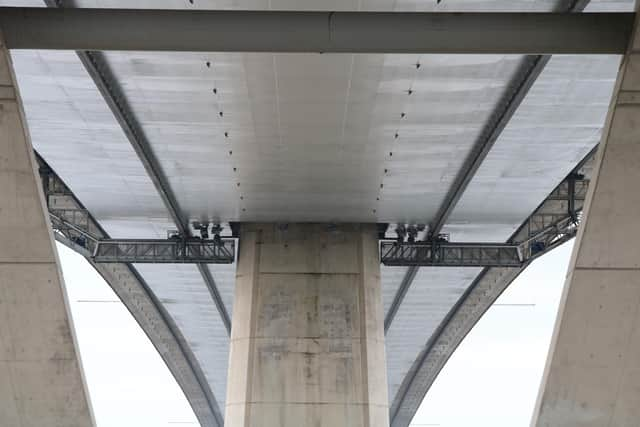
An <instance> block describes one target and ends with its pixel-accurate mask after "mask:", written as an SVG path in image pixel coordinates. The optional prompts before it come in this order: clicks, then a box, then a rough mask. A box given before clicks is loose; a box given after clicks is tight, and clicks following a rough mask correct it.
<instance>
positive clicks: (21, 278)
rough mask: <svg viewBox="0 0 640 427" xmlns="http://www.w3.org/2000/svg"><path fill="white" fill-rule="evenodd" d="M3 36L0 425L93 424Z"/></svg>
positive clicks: (0, 55)
mask: <svg viewBox="0 0 640 427" xmlns="http://www.w3.org/2000/svg"><path fill="white" fill-rule="evenodd" d="M35 165H36V164H35V159H34V157H33V149H32V147H31V143H30V141H29V137H28V133H27V130H26V126H25V121H24V115H23V112H22V108H21V103H20V98H19V96H18V91H17V88H16V84H15V78H14V76H13V72H12V67H11V62H10V58H9V55H8V52H7V50H6V49H5V48H4V45H3V43H2V40H1V37H0V239H1V242H0V425H1V426H7V427H13V426H16V427H18V426H20V427H89V426H92V425H94V421H93V415H92V412H91V407H90V404H89V400H88V394H87V391H86V387H85V383H84V379H83V374H82V370H81V366H80V363H79V360H78V352H77V346H76V342H75V338H74V335H73V328H72V326H71V321H70V316H69V307H68V303H67V300H66V294H65V292H64V284H63V280H62V275H61V273H60V269H59V263H58V259H57V253H56V249H55V245H54V240H53V235H52V231H51V226H50V224H49V220H48V214H47V209H46V206H45V202H44V196H43V193H42V186H41V184H40V179H39V178H38V174H37V171H36V166H35Z"/></svg>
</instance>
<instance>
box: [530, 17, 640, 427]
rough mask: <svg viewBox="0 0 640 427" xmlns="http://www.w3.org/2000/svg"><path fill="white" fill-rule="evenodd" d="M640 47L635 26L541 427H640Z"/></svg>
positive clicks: (568, 288)
mask: <svg viewBox="0 0 640 427" xmlns="http://www.w3.org/2000/svg"><path fill="white" fill-rule="evenodd" d="M638 49H640V38H639V36H638V33H637V23H636V34H635V36H634V38H633V39H632V44H631V46H630V48H629V51H628V54H627V55H626V56H625V58H624V60H623V63H622V66H621V70H620V74H619V78H618V82H617V87H616V90H615V92H614V96H613V101H612V103H611V107H610V111H609V117H608V121H607V125H606V127H605V131H604V133H603V139H602V143H601V144H600V153H599V160H598V164H597V166H596V171H595V179H594V180H593V181H592V183H591V185H590V187H589V191H590V194H589V195H588V197H587V204H586V209H585V218H584V221H583V225H582V228H581V230H580V232H579V234H578V238H577V241H576V244H575V248H574V253H573V257H572V261H571V264H570V267H569V274H568V277H567V283H566V285H565V290H564V294H563V297H562V300H561V303H560V313H559V316H558V320H557V324H556V330H555V331H554V336H553V341H552V346H551V352H550V355H549V359H548V362H547V367H546V371H545V376H544V379H543V384H542V388H541V394H540V397H539V401H538V405H537V407H536V412H535V413H534V418H533V421H532V425H533V426H538V427H551V426H553V427H574V426H575V427H578V426H580V427H587V426H588V427H591V426H593V427H602V426H609V427H614V426H615V427H621V426H629V427H630V426H637V425H638V423H639V422H640V421H639V420H640V251H639V250H638V242H639V241H640V191H638V184H639V183H640V52H638Z"/></svg>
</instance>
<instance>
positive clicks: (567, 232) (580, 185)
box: [380, 173, 589, 267]
mask: <svg viewBox="0 0 640 427" xmlns="http://www.w3.org/2000/svg"><path fill="white" fill-rule="evenodd" d="M588 187H589V180H588V179H585V178H584V176H582V175H578V174H575V173H572V174H571V175H569V176H568V177H567V179H565V180H564V181H563V182H562V183H561V184H560V185H559V186H558V187H557V188H556V189H555V190H554V191H553V192H552V193H551V194H550V195H549V197H547V199H546V200H545V202H544V204H543V205H542V206H540V208H539V209H538V210H537V211H536V212H535V213H534V214H533V215H531V216H530V217H529V218H528V220H527V221H526V222H525V223H524V224H523V225H522V227H521V228H520V230H521V231H522V233H518V234H517V237H516V238H514V239H511V240H509V241H508V242H507V243H452V242H448V241H446V239H437V240H431V241H429V240H427V241H418V242H397V241H383V242H381V244H380V260H381V262H382V263H383V264H384V265H386V266H407V267H521V266H523V265H525V264H527V263H528V262H529V261H530V260H531V259H533V258H535V257H536V256H538V255H539V254H541V253H544V252H546V251H547V250H548V249H549V248H552V247H555V246H556V243H557V242H559V241H565V240H566V239H570V238H572V237H574V236H575V234H576V232H577V229H578V225H579V224H580V218H581V215H580V212H581V211H582V206H583V204H584V200H585V198H586V195H587V189H588Z"/></svg>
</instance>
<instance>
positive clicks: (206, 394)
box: [35, 153, 223, 427]
mask: <svg viewBox="0 0 640 427" xmlns="http://www.w3.org/2000/svg"><path fill="white" fill-rule="evenodd" d="M35 156H36V159H37V161H38V164H39V166H40V177H41V179H42V184H43V189H44V190H45V191H47V193H48V195H47V197H46V201H47V205H48V206H52V205H56V206H58V207H65V208H66V209H68V210H73V211H76V212H82V213H81V214H78V216H77V218H76V219H77V221H78V224H79V225H82V230H88V231H90V232H91V233H92V234H93V235H94V236H96V237H98V238H101V239H106V238H109V235H108V234H107V233H106V232H105V231H104V230H103V229H102V228H101V227H100V225H99V224H98V223H97V221H96V220H95V219H94V218H93V216H91V214H90V213H89V212H88V211H87V210H86V209H85V207H84V206H83V205H82V203H81V202H80V201H79V200H78V199H77V197H76V196H75V195H74V194H73V193H72V192H71V191H70V190H69V188H68V187H67V186H66V185H65V184H64V182H63V181H62V180H61V179H60V178H59V177H58V176H57V175H56V173H55V172H54V171H53V170H52V169H51V168H50V167H49V165H47V163H46V162H45V161H44V159H42V157H41V156H40V155H39V154H38V153H35ZM55 238H56V240H57V241H59V242H60V243H62V244H64V245H66V246H68V247H69V248H71V249H73V250H75V251H76V252H78V253H80V255H82V256H84V257H85V258H86V259H87V261H88V262H89V263H90V264H91V265H92V266H93V267H94V268H95V269H96V271H97V272H98V273H99V274H100V275H101V276H102V277H103V278H104V280H105V281H106V282H107V283H108V284H109V286H110V287H111V288H112V289H113V291H114V292H115V293H116V295H117V296H118V298H120V300H121V301H122V303H123V304H124V305H125V306H126V307H127V309H128V310H129V312H130V313H131V315H132V316H133V317H134V319H135V320H136V321H137V322H138V324H139V325H140V327H141V328H142V329H143V330H144V331H145V333H146V334H147V336H148V337H149V340H150V341H151V343H152V344H153V345H154V347H155V348H156V350H157V351H158V353H159V354H160V356H161V357H162V359H163V360H164V362H165V363H166V364H167V367H168V368H169V370H170V371H171V373H172V375H173V376H174V377H175V379H176V382H177V383H178V385H179V386H180V388H181V389H182V390H183V392H184V394H185V396H186V398H187V400H188V401H189V404H190V405H191V407H192V408H193V411H194V414H195V415H196V417H197V418H198V421H199V422H200V424H201V425H202V426H203V427H204V426H207V427H222V424H223V421H222V412H221V411H220V408H219V406H218V402H217V401H216V399H215V397H214V395H213V392H212V391H211V388H210V387H209V383H208V382H207V379H206V377H205V375H204V372H203V371H202V369H201V368H200V365H199V363H198V361H197V359H196V357H195V355H194V354H193V352H192V351H191V348H190V347H189V344H188V343H187V340H186V339H185V338H184V336H183V335H182V333H181V332H180V329H179V328H178V326H177V325H176V324H175V322H174V321H173V319H172V318H171V315H170V314H169V313H168V312H167V311H166V309H165V308H164V306H163V305H162V303H161V302H160V301H159V300H158V298H157V297H156V296H155V295H154V293H153V291H152V290H151V289H150V288H149V285H148V284H147V283H146V282H145V281H144V279H143V278H142V277H141V276H140V274H139V273H138V272H137V270H136V269H135V267H134V266H132V265H131V264H128V263H110V264H98V263H95V262H94V261H93V259H92V258H91V257H89V256H88V255H89V253H88V251H87V250H86V249H85V248H84V247H82V246H80V245H79V244H78V243H77V242H76V241H73V240H71V239H68V238H67V237H66V236H65V235H64V234H61V233H55Z"/></svg>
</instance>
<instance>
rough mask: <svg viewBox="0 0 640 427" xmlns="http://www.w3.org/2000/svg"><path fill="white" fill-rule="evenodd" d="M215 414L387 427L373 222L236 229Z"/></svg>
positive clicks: (249, 421) (282, 424) (271, 421)
mask: <svg viewBox="0 0 640 427" xmlns="http://www.w3.org/2000/svg"><path fill="white" fill-rule="evenodd" d="M225 418H226V421H225V426H226V427H241V426H242V427H248V426H250V427H299V426H314V427H343V426H344V427H347V426H348V427H370V426H371V427H373V426H375V427H386V426H388V425H389V421H388V419H389V415H388V399H387V381H386V365H385V353H384V329H383V315H382V304H381V296H380V263H379V260H378V240H377V234H376V227H375V225H341V226H337V227H335V226H328V225H323V224H297V225H296V224H294V225H289V226H278V225H275V224H264V225H261V224H256V225H246V226H243V229H242V232H241V241H240V251H239V260H238V270H237V277H236V296H235V303H234V311H233V328H232V337H231V355H230V364H229V381H228V390H227V403H226V414H225Z"/></svg>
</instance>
